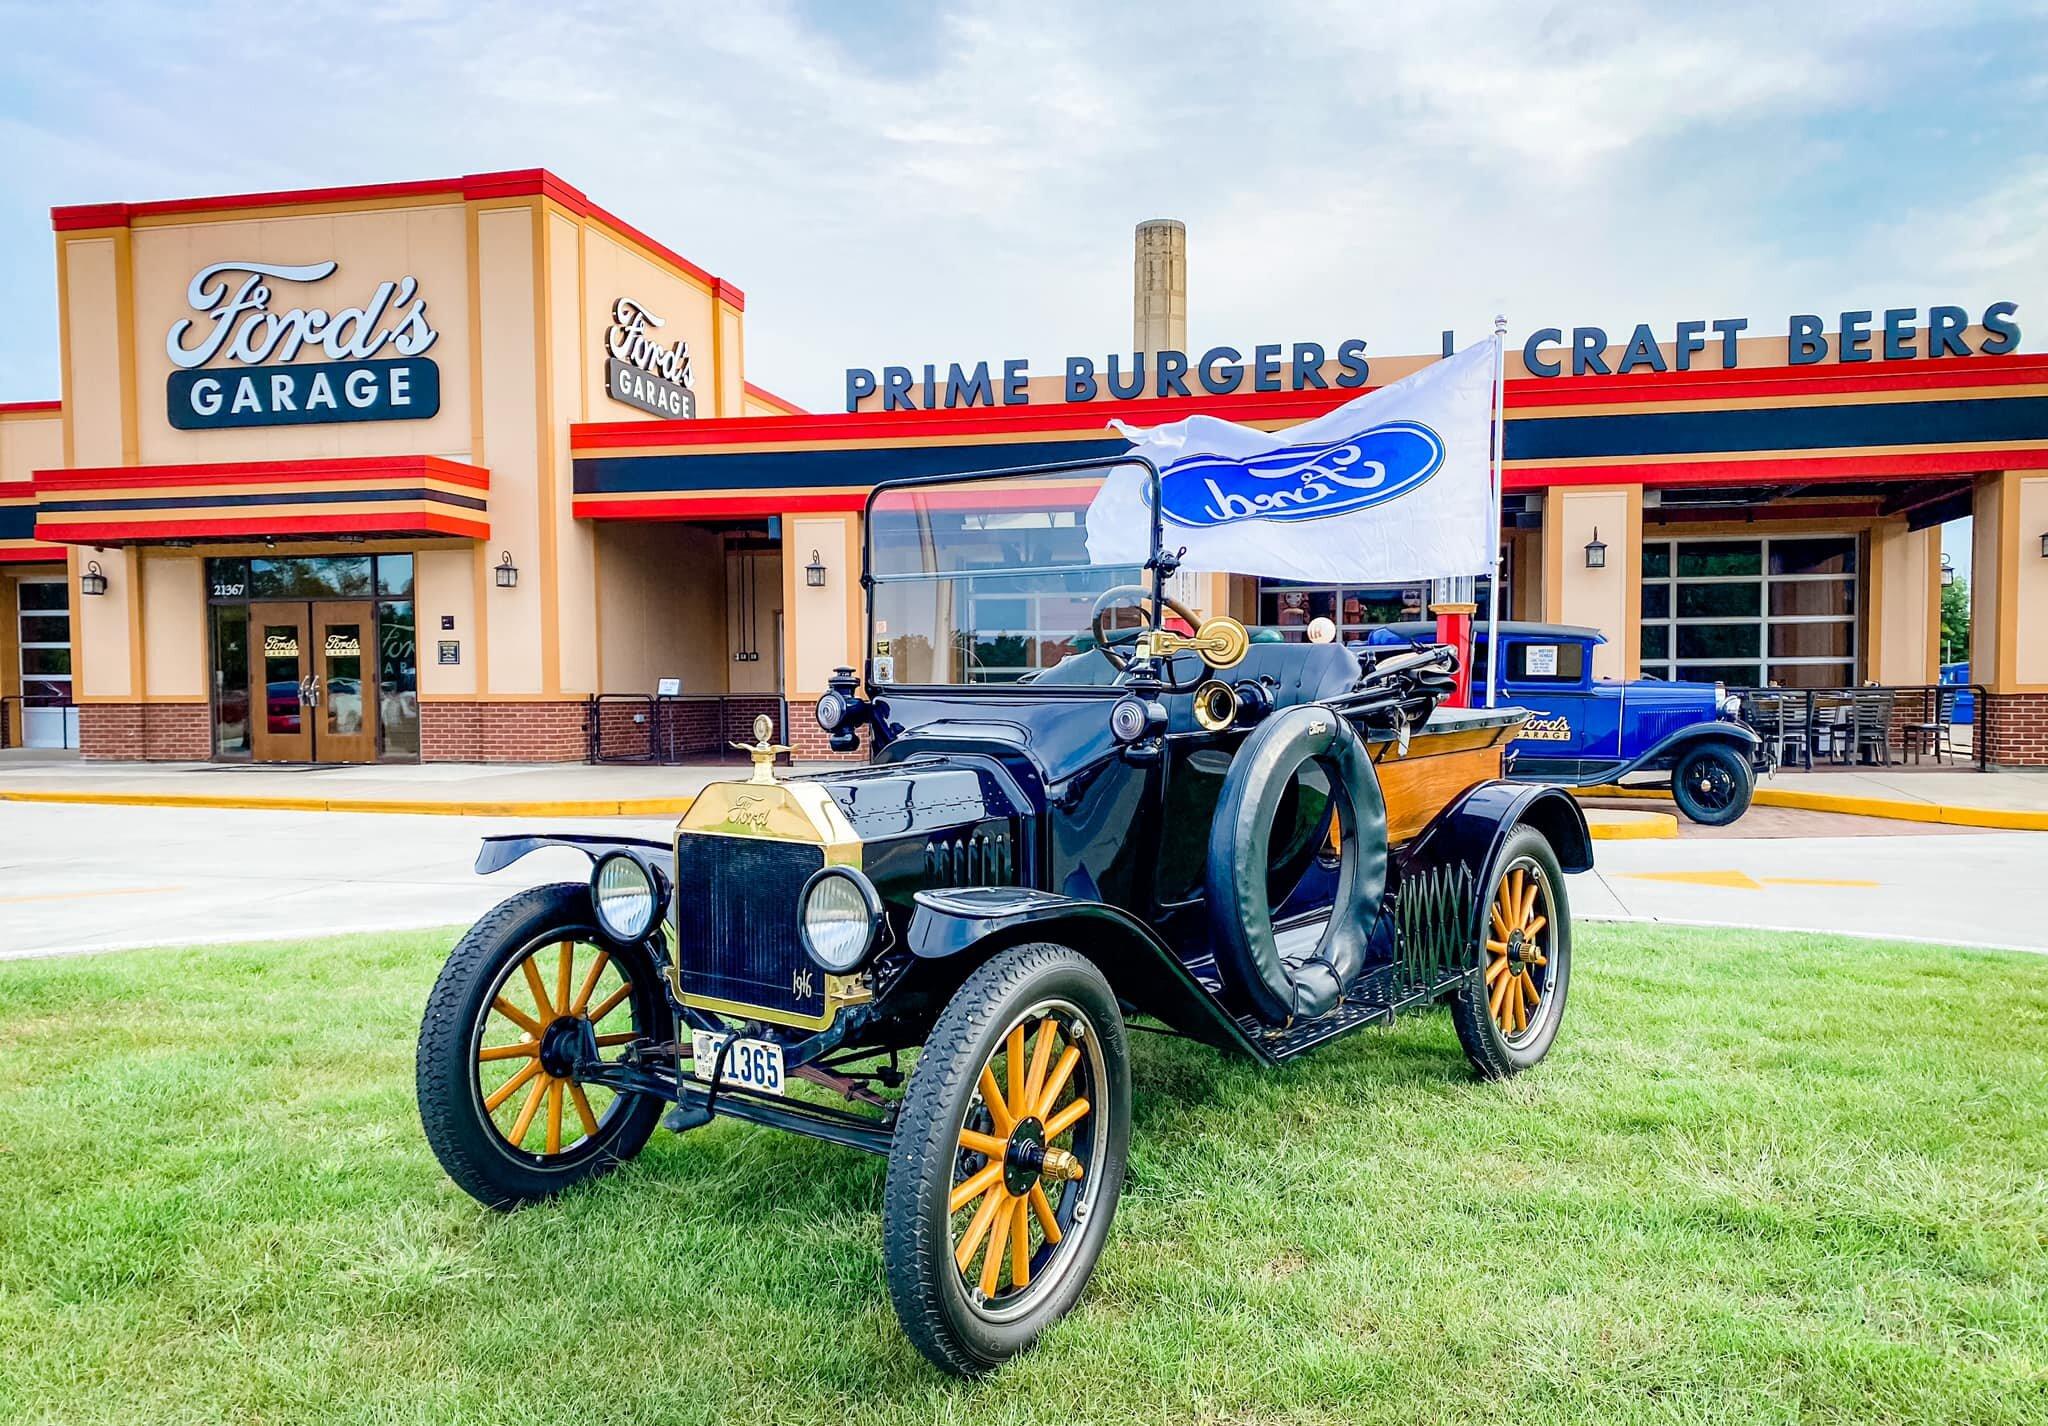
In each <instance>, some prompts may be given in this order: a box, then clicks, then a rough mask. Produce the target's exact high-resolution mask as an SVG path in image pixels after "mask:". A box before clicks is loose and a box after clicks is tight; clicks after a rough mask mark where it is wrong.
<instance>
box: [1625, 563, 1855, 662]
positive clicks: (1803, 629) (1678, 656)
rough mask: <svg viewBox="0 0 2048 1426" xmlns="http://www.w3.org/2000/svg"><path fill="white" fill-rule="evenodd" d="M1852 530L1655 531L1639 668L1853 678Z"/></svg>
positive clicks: (1647, 565)
mask: <svg viewBox="0 0 2048 1426" xmlns="http://www.w3.org/2000/svg"><path fill="white" fill-rule="evenodd" d="M1856 606H1857V540H1856V537H1855V536H1854V535H1801V536H1771V537H1767V538H1761V539H1750V540H1726V539H1701V540H1685V539H1675V540H1652V541H1648V542H1646V543H1645V544H1644V546H1643V597H1642V643H1641V653H1642V660H1643V663H1642V671H1643V674H1644V676H1645V677H1647V678H1675V679H1685V680H1695V681H1702V682H1704V681H1710V680H1719V681H1720V682H1723V683H1729V684H1734V685H1738V686H1741V687H1761V686H1764V685H1774V686H1778V687H1784V688H1838V687H1844V686H1847V685H1850V684H1853V683H1855V682H1856V679H1857V657H1858V650H1857V647H1856Z"/></svg>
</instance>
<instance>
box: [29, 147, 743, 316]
mask: <svg viewBox="0 0 2048 1426" xmlns="http://www.w3.org/2000/svg"><path fill="white" fill-rule="evenodd" d="M536 195H537V196H540V197H543V198H552V199H553V200H554V201H555V202H557V203H559V204H561V205H562V206H563V207H564V208H567V209H568V210H569V211H570V212H572V213H576V214H578V215H579V216H581V217H585V218H594V219H596V220H597V221H598V222H600V223H602V224H604V225H605V226H606V227H608V228H611V229H612V230H614V231H615V232H617V233H618V234H619V235H620V236H621V237H623V238H627V239H630V240H631V241H632V242H635V243H638V244H639V245H640V246H641V247H644V248H646V249H647V250H648V251H649V252H652V253H654V254H655V255H656V256H658V257H660V258H662V259H664V260H665V261H668V262H672V263H674V264H675V265H676V266H677V267H680V268H682V269H683V270H684V271H685V272H687V273H689V274H690V275H691V276H693V277H695V278H697V279H698V280H699V281H701V282H703V283H705V284H706V285H708V286H710V287H711V288H712V290H713V294H714V295H716V296H720V297H721V298H722V300H724V301H726V302H730V303H731V304H732V305H733V306H734V307H738V308H741V309H742V310H744V309H745V307H746V304H747V298H746V294H745V293H744V292H742V291H740V289H739V288H737V287H735V286H733V285H732V284H731V283H729V282H727V281H725V280H724V279H723V278H719V277H714V276H712V275H711V274H710V273H708V272H706V271H705V270H704V269H703V268H701V267H699V266H698V265H697V264H696V263H694V262H691V261H690V260H689V259H688V258H686V257H684V256H683V255H682V254H681V253H678V252H677V251H675V249H673V248H671V247H669V246H668V245H667V244H665V243H661V242H657V241H656V240H655V239H653V238H650V237H649V236H647V234H645V233H643V232H641V231H640V230H639V229H638V228H636V227H634V226H633V225H632V224H631V223H628V222H626V221H625V220H624V219H623V218H620V217H619V216H618V215H617V214H615V213H613V212H612V211H611V210H610V209H608V208H604V207H602V206H600V205H599V204H596V203H593V202H591V201H590V198H589V196H588V195H586V194H585V193H584V192H583V190H581V189H580V188H577V187H575V186H574V185H572V184H569V183H566V182H564V181H563V180H562V179H561V178H559V177H557V176H556V175H555V174H553V173H550V172H549V171H548V170H547V169H544V168H514V169H504V170H501V171H499V172H495V173H469V174H464V175H463V176H462V177H460V178H424V179H416V180H413V181H410V182H405V183H356V184H344V185H341V186H338V187H333V188H292V189H280V190H277V191H274V192H269V193H221V194H215V195H213V196H211V197H205V198H166V199H158V200H155V201H152V202H147V203H81V204H75V205H72V206H70V207H58V208H52V209H51V210H50V225H51V226H52V227H53V228H55V229H56V230H57V231H58V232H60V233H67V232H75V231H77V230H79V229H81V228H122V227H128V226H130V225H132V224H133V223H134V222H135V220H136V219H138V218H152V217H160V216H166V215H171V214H177V213H228V212H233V211H235V210H237V209H241V208H282V207H299V206H305V205H311V204H315V203H354V202H362V201H368V200H373V199H382V198H438V197H446V198H461V199H464V200H465V201H469V202H477V201H481V200H483V199H486V198H529V197H534V196H536Z"/></svg>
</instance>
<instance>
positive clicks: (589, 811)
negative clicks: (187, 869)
mask: <svg viewBox="0 0 2048 1426" xmlns="http://www.w3.org/2000/svg"><path fill="white" fill-rule="evenodd" d="M829 766H832V764H820V763H800V764H798V765H797V767H796V769H795V770H796V771H811V770H814V769H816V768H819V767H829ZM747 772H748V765H747V763H746V762H745V761H744V760H742V759H737V758H736V759H734V760H733V761H730V762H723V763H692V764H688V765H684V766H678V767H641V766H627V765H620V764H601V765H593V764H589V763H423V764H417V765H410V766H407V765H391V764H383V765H369V766H332V765H329V766H320V767H301V766H295V765H279V764H268V763H266V764H254V763H135V762H86V761H84V760H82V759H80V758H79V757H78V756H77V755H76V754H72V755H70V756H68V757H52V756H49V755H39V754H36V753H31V752H5V753H0V802H43V803H82V804H87V805H94V806H130V807H192V808H247V809H259V810H266V811H278V812H403V813H423V814H429V815H441V816H469V817H477V816H482V817H490V816H502V817H635V816H640V817H658V816H673V815H675V814H677V813H680V812H682V811H683V810H684V809H685V808H687V807H688V806H689V805H690V802H691V800H692V799H693V798H694V797H695V796H696V795H697V794H698V793H699V792H701V791H702V790H703V789H704V787H705V786H706V785H707V784H710V783H713V782H719V781H724V780H728V779H732V778H744V777H745V776H746V775H747Z"/></svg>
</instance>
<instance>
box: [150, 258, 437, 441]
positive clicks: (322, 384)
mask: <svg viewBox="0 0 2048 1426" xmlns="http://www.w3.org/2000/svg"><path fill="white" fill-rule="evenodd" d="M336 267H337V264H335V263H333V262H317V263H306V264H299V265H291V264H284V263H271V262H217V263H213V264H212V265H210V266H208V267H204V268H201V269H200V270H199V271H198V273H196V274H195V275H194V276H193V278H192V281H191V284H190V285H189V286H188V287H187V288H186V291H185V300H186V302H187V303H188V304H189V305H190V306H191V308H192V310H193V311H194V312H196V313H198V314H199V315H198V316H195V317H184V318H180V319H179V320H178V321H176V322H174V323H172V324H171V330H170V332H169V334H168V335H167V336H166V337H165V338H164V352H165V354H166V355H167V356H169V357H170V359H171V365H172V366H173V367H175V368H177V369H176V370H174V371H173V372H172V373H171V375H170V381H169V388H168V402H167V404H168V414H169V416H170V422H171V425H173V426H174V427H176V428H177V429H179V430H181V431H207V430H214V429H216V428H220V427H228V426H317V425H327V424H330V423H333V422H337V421H423V420H425V419H426V418H428V417H429V416H432V415H434V414H436V413H437V412H439V411H440V409H441V371H440V368H439V367H437V366H435V364H434V363H433V362H432V361H430V360H428V359H427V357H426V352H427V351H428V349H429V348H431V347H432V346H433V345H434V343H435V341H436V340H437V339H438V338H439V336H440V333H438V332H436V331H435V330H434V328H433V326H432V325H431V324H430V323H429V322H428V321H427V301H426V299H425V298H424V297H421V296H420V295H419V282H418V281H417V280H416V279H414V278H411V277H401V278H399V279H398V280H397V281H396V282H388V281H387V282H380V283H378V284H377V287H376V290H375V291H374V292H372V293H371V294H370V297H369V300H368V301H366V302H364V303H363V305H362V306H360V307H344V308H342V309H341V310H340V311H338V312H329V311H327V310H326V309H325V308H322V307H301V306H290V305H287V304H288V303H289V302H290V294H291V291H292V289H291V287H290V286H288V285H287V284H292V283H309V282H319V281H322V280H324V279H326V278H328V277H331V276H333V275H334V272H335V270H336ZM316 352H317V353H319V354H320V355H322V356H325V357H326V358H327V360H326V361H302V360H300V358H301V357H304V356H308V355H311V354H313V353H316Z"/></svg>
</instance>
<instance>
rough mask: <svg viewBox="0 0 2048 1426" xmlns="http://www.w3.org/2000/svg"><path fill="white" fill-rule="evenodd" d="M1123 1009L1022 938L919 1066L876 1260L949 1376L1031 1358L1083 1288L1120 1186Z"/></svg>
mask: <svg viewBox="0 0 2048 1426" xmlns="http://www.w3.org/2000/svg"><path fill="white" fill-rule="evenodd" d="M1129 1121H1130V1071H1129V1066H1128V1062H1127V1057H1126V1050H1125V1042H1124V1025H1123V1018H1122V1016H1121V1014H1120V1013H1119V1012H1118V1010H1117V1004H1116V997H1115V995H1114V994H1113V993H1112V992H1111V991H1110V988H1109V984H1108V982H1107V981H1106V980H1104V979H1103V977H1102V972H1101V971H1099V970H1097V969H1096V968H1095V966H1094V965H1092V964H1091V963H1090V962H1089V961H1088V960H1087V959H1086V958H1085V957H1083V956H1081V955H1080V954H1078V953H1077V952H1075V951H1073V950H1071V949H1069V948H1067V947H1065V946H1056V945H1049V944H1035V945H1024V946H1015V947H1012V948H1011V949H1009V950H1007V951H1003V952H1001V953H1000V954H998V955H997V956H995V957H994V958H993V959H991V960H990V961H989V962H988V963H987V964H986V965H983V966H982V967H981V968H980V969H979V970H977V971H975V973H974V974H973V975H971V976H969V977H968V979H967V982H966V984H964V985H963V986H961V988H960V989H959V990H958V991H957V992H955V994H954V996H953V999H952V1000H951V1001H950V1002H948V1004H947V1006H946V1009H945V1010H944V1011H943V1012H942V1013H941V1015H940V1016H939V1019H938V1022H937V1023H936V1024H935V1025H934V1026H933V1028H932V1032H931V1034H930V1036H929V1037H928V1039H927V1041H926V1048H925V1050H924V1053H923V1054H922V1055H921V1056H920V1057H919V1059H918V1062H917V1067H916V1068H915V1070H913V1071H912V1073H911V1078H910V1085H909V1088H908V1091H907V1092H906V1094H905V1096H904V1101H903V1110H902V1113H901V1114H900V1115H899V1116H898V1119H897V1125H896V1131H895V1142H894V1144H893V1145H892V1147H891V1151H890V1155H889V1179H888V1185H887V1188H886V1191H885V1193H884V1203H883V1221H884V1235H883V1257H884V1260H885V1262H886V1263H887V1266H888V1270H889V1291H890V1296H891V1298H892V1299H893V1300H894V1302H895V1305H896V1313H897V1316H898V1317H899V1318H900V1319H901V1320H902V1322H903V1326H904V1329H905V1331H906V1332H907V1333H908V1334H909V1336H910V1338H911V1340H912V1341H913V1342H915V1343H916V1344H917V1347H918V1349H919V1350H920V1351H922V1352H923V1353H924V1354H925V1355H926V1356H927V1357H928V1358H930V1359H931V1360H932V1361H933V1362H935V1363H937V1364H938V1365H939V1366H941V1367H944V1368H945V1369H947V1370H949V1371H954V1372H962V1373H973V1372H981V1371H986V1370H988V1369H989V1368H991V1367H994V1366H996V1365H998V1364H999V1363H1001V1362H1003V1361H1005V1360H1007V1359H1008V1358H1010V1357H1012V1356H1014V1355H1016V1354H1017V1353H1018V1352H1021V1351H1023V1350H1024V1349H1025V1348H1026V1347H1028V1346H1029V1345H1030V1344H1031V1343H1032V1341H1034V1340H1035V1339H1036V1338H1037V1336H1038V1334H1039V1333H1040V1332H1042V1331H1044V1330H1045V1329H1046V1328H1047V1327H1048V1326H1050V1325H1051V1324H1052V1323H1053V1322H1055V1321H1057V1320H1058V1319H1059V1318H1060V1317H1061V1316H1062V1315H1064V1314H1065V1313H1066V1312H1067V1311H1068V1310H1069V1309H1070V1308H1071V1307H1072V1306H1073V1305H1074V1303H1075V1301H1076V1300H1077V1299H1078V1298H1079V1297H1080V1295H1081V1291H1082V1289H1083V1288H1084V1287H1085V1286H1086V1284H1087V1280H1088V1276H1089V1274H1090V1273H1091V1272H1093V1271H1094V1267H1095V1261H1096V1259H1097V1257H1098V1256H1099V1255H1100V1254H1101V1251H1102V1244H1103V1240H1104V1238H1105V1236H1106V1235H1107V1233H1108V1231H1109V1221H1110V1218H1111V1216H1112V1214H1113V1213H1114V1212H1115V1209H1116V1200H1117V1196H1118V1194H1119V1193H1120V1192H1121V1190H1122V1187H1123V1173H1124V1159H1125V1154H1126V1151H1127V1147H1128V1144H1129V1134H1130V1122H1129Z"/></svg>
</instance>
